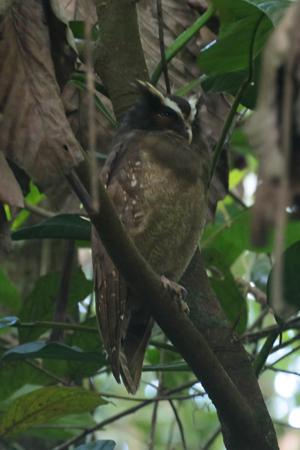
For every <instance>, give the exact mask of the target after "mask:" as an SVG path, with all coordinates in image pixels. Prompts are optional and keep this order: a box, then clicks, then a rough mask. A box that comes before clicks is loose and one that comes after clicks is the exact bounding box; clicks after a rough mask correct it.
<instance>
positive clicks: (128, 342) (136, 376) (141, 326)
mask: <svg viewBox="0 0 300 450" xmlns="http://www.w3.org/2000/svg"><path fill="white" fill-rule="evenodd" d="M138 316H139V314H138V313H133V314H132V317H131V319H130V322H129V326H128V329H127V332H126V337H125V339H124V341H123V342H122V344H121V348H120V354H119V357H120V373H121V377H122V380H123V383H124V385H125V387H126V389H127V391H128V393H129V394H132V395H134V394H136V392H137V390H138V389H139V385H140V380H141V375H142V368H143V361H144V356H145V352H146V349H147V345H148V341H149V339H150V336H151V332H152V328H153V326H154V323H155V322H154V319H153V318H152V317H151V316H149V315H148V314H147V317H143V318H142V320H141V317H138Z"/></svg>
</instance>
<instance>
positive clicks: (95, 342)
mask: <svg viewBox="0 0 300 450" xmlns="http://www.w3.org/2000/svg"><path fill="white" fill-rule="evenodd" d="M81 325H86V326H91V327H95V329H96V330H97V321H96V318H95V317H93V318H90V319H87V320H86V321H85V322H84V323H82V324H81ZM65 344H66V345H68V346H69V347H72V348H75V347H79V348H80V349H82V350H83V351H85V352H88V353H91V352H95V354H97V355H98V354H99V350H100V351H101V349H102V344H101V338H100V335H99V333H86V332H85V331H79V330H78V331H77V330H76V331H75V332H74V333H73V334H68V335H66V337H65ZM101 355H102V354H101ZM102 364H103V365H106V364H107V361H106V360H105V359H103V360H102ZM43 367H44V368H45V369H46V370H48V371H49V372H51V373H53V374H55V375H57V376H59V377H62V378H67V379H71V380H79V379H81V378H87V377H91V376H93V375H95V373H96V372H97V371H98V370H99V361H98V360H96V361H94V362H92V361H89V364H86V362H84V361H75V360H74V359H69V360H68V361H67V362H65V361H64V362H60V363H58V362H57V361H56V362H54V361H53V360H48V361H45V362H44V365H43Z"/></svg>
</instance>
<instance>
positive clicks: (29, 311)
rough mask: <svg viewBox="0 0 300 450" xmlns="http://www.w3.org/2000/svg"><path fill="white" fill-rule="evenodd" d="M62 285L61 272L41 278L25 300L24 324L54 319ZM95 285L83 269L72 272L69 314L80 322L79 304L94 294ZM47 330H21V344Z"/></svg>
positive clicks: (22, 316) (20, 316)
mask: <svg viewBox="0 0 300 450" xmlns="http://www.w3.org/2000/svg"><path fill="white" fill-rule="evenodd" d="M60 283H61V272H50V273H48V274H46V275H44V276H43V277H41V278H39V279H38V281H37V282H36V284H35V287H34V290H33V292H32V293H31V294H30V295H29V296H28V297H27V298H26V299H25V300H24V303H23V306H22V308H21V310H20V312H19V319H20V320H21V321H22V322H35V321H50V320H52V319H53V315H54V311H55V305H56V299H57V295H58V292H59V287H60ZM92 290H93V283H92V281H90V280H87V279H86V277H85V275H84V273H83V271H82V269H81V267H78V268H77V269H75V270H73V271H72V274H71V279H70V286H69V295H68V305H67V313H69V314H71V315H72V316H73V317H74V318H75V319H76V320H77V321H78V302H81V301H83V300H84V299H85V298H86V297H87V296H88V295H90V294H91V293H92ZM46 330H47V328H45V329H42V328H39V329H37V328H36V329H35V328H20V329H19V338H20V342H27V341H33V340H35V339H37V338H38V337H39V336H40V335H41V334H42V333H44V332H45V331H46Z"/></svg>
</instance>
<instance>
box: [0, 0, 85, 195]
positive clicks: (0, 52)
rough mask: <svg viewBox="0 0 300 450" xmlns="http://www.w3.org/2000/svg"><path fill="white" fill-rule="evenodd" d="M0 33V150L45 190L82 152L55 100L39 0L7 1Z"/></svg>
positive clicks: (46, 31) (55, 84)
mask: <svg viewBox="0 0 300 450" xmlns="http://www.w3.org/2000/svg"><path fill="white" fill-rule="evenodd" d="M0 34H1V35H2V37H3V39H2V40H1V41H0V111H1V113H2V114H3V115H2V120H1V122H0V135H1V150H2V151H3V152H4V154H5V155H6V157H7V158H8V159H10V160H12V161H13V162H14V163H15V164H16V165H17V166H18V167H20V168H22V169H24V170H25V172H26V173H27V174H28V175H29V176H30V177H31V178H32V180H33V181H34V182H35V183H36V184H37V185H38V186H39V187H40V188H42V189H44V188H45V187H46V186H49V185H50V184H52V183H54V182H55V181H56V180H57V179H58V178H59V177H61V176H62V174H63V173H64V172H67V171H68V170H70V169H71V168H72V167H73V166H74V165H76V164H77V163H79V162H80V161H81V160H82V154H81V150H80V147H79V145H78V143H77V142H76V140H75V138H74V136H73V134H72V131H71V128H70V126H69V124H68V121H67V119H66V116H65V113H64V108H63V104H62V101H61V99H60V95H59V88H58V85H57V82H56V79H55V72H54V67H53V63H52V59H51V44H50V39H49V33H48V25H47V22H46V17H45V15H44V9H43V5H42V2H41V1H38V0H27V1H26V2H23V1H21V0H12V1H10V2H7V9H6V10H5V11H3V14H2V17H1V24H0Z"/></svg>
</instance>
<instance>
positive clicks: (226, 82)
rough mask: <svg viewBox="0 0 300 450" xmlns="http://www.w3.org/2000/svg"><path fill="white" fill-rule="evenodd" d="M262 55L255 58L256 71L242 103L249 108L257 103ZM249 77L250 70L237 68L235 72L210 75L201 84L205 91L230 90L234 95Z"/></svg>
mask: <svg viewBox="0 0 300 450" xmlns="http://www.w3.org/2000/svg"><path fill="white" fill-rule="evenodd" d="M260 60H261V58H260V57H257V58H255V60H254V73H253V78H252V82H251V84H250V85H249V86H248V87H247V89H246V91H245V93H244V95H243V97H242V99H241V104H242V105H243V106H245V107H246V108H249V109H254V107H255V105H256V100H257V95H258V85H259V79H260ZM247 77H248V71H246V70H237V71H235V72H226V73H221V74H219V75H213V76H210V77H208V78H207V79H206V80H205V81H203V83H202V84H201V86H202V87H203V89H204V90H205V92H209V93H218V92H228V93H229V94H231V95H233V96H234V97H235V96H236V94H237V93H238V90H239V88H240V86H241V84H242V83H243V81H244V80H246V79H247Z"/></svg>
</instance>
